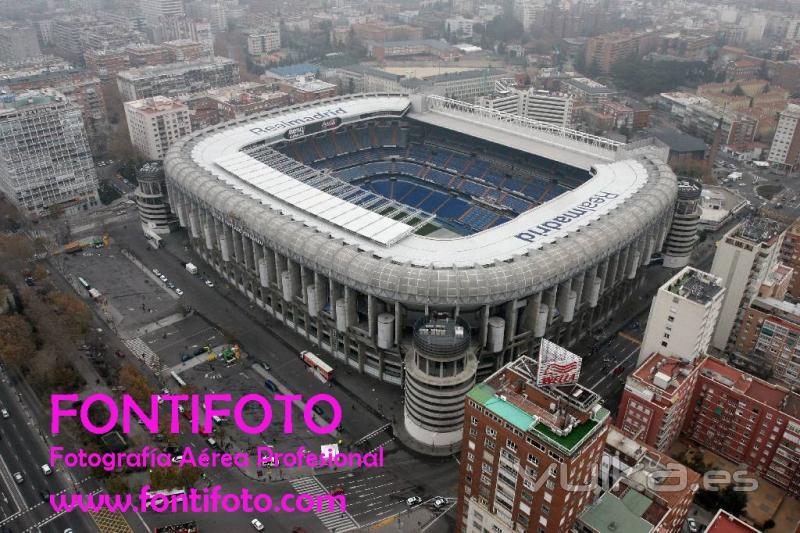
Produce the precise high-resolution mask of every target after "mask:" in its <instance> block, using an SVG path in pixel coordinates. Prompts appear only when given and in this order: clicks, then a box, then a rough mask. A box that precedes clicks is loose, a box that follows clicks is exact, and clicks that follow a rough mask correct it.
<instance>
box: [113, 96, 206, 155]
mask: <svg viewBox="0 0 800 533" xmlns="http://www.w3.org/2000/svg"><path fill="white" fill-rule="evenodd" d="M125 117H126V118H127V120H128V133H129V134H130V137H131V144H133V147H134V148H135V149H136V150H137V151H138V152H139V153H140V154H141V155H142V156H143V157H144V158H145V159H150V160H161V159H163V158H164V155H166V153H167V150H168V149H169V147H170V146H172V145H173V144H174V143H175V141H177V140H178V139H180V138H181V137H183V136H184V135H187V134H189V133H191V132H192V125H191V123H190V121H189V108H188V106H186V104H184V103H182V102H180V101H178V100H176V99H171V98H166V97H164V96H153V97H150V98H145V99H142V100H134V101H132V102H125Z"/></svg>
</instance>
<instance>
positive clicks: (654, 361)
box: [617, 353, 700, 451]
mask: <svg viewBox="0 0 800 533" xmlns="http://www.w3.org/2000/svg"><path fill="white" fill-rule="evenodd" d="M699 363H700V360H697V359H695V360H693V361H687V360H685V359H679V358H677V357H668V356H666V355H661V354H659V353H654V354H653V355H651V356H650V357H648V358H647V359H646V360H645V361H644V362H643V363H642V364H640V365H639V367H638V368H637V369H636V370H635V371H634V372H633V373H632V374H631V375H630V376H629V377H628V379H627V380H626V382H625V390H624V391H623V393H622V400H621V401H620V404H619V414H618V415H617V426H618V427H619V428H620V430H621V431H622V432H623V433H625V435H627V436H628V437H631V438H634V439H637V440H640V441H642V442H644V443H645V444H647V445H648V446H652V447H653V448H655V449H657V450H659V451H667V450H669V448H670V446H672V443H673V442H675V439H676V438H678V435H680V432H681V428H682V427H683V421H684V420H685V419H686V412H687V410H688V409H689V399H690V398H691V395H692V391H693V390H694V385H695V383H696V382H697V373H698V369H699Z"/></svg>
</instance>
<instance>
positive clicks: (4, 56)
mask: <svg viewBox="0 0 800 533" xmlns="http://www.w3.org/2000/svg"><path fill="white" fill-rule="evenodd" d="M40 55H42V51H41V50H40V49H39V38H38V37H37V36H36V30H35V29H33V28H31V27H29V26H17V25H12V24H0V63H17V62H19V61H23V60H25V59H29V58H32V57H38V56H40Z"/></svg>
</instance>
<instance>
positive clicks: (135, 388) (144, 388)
mask: <svg viewBox="0 0 800 533" xmlns="http://www.w3.org/2000/svg"><path fill="white" fill-rule="evenodd" d="M119 383H120V385H122V386H123V387H125V392H127V393H128V394H130V395H131V398H133V399H134V400H136V401H137V402H139V403H142V404H145V403H147V402H149V401H150V398H151V396H152V395H153V390H152V389H151V388H150V385H149V384H148V383H147V380H146V379H145V377H144V376H143V375H142V373H141V372H139V369H138V368H136V367H135V366H133V365H125V366H123V367H122V368H121V369H120V371H119Z"/></svg>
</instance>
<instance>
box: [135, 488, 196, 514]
mask: <svg viewBox="0 0 800 533" xmlns="http://www.w3.org/2000/svg"><path fill="white" fill-rule="evenodd" d="M159 494H161V495H163V496H164V497H165V498H167V501H169V502H170V504H171V503H172V502H173V501H176V498H178V496H180V495H183V496H186V490H184V489H174V490H148V491H147V492H146V493H145V495H146V496H145V497H146V500H145V502H144V508H145V509H150V505H151V503H152V501H153V497H154V496H156V495H159Z"/></svg>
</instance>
